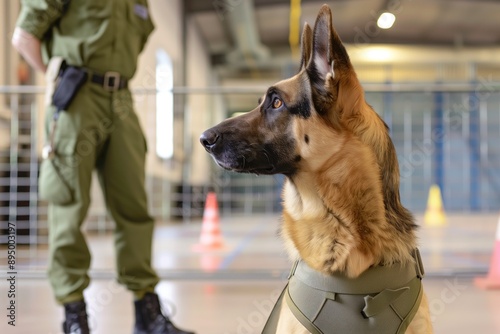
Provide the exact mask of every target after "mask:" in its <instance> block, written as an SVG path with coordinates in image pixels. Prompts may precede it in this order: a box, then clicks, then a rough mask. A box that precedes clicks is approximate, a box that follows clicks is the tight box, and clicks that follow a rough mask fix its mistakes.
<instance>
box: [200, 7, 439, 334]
mask: <svg viewBox="0 0 500 334" xmlns="http://www.w3.org/2000/svg"><path fill="white" fill-rule="evenodd" d="M301 44H302V57H301V65H300V70H299V72H298V73H297V74H296V75H295V76H293V77H291V78H289V79H286V80H283V81H280V82H278V83H276V84H275V85H273V86H271V87H270V88H269V89H268V90H267V92H266V93H265V95H264V96H263V97H262V99H261V100H260V102H259V105H258V106H257V107H256V108H255V109H254V110H252V111H250V112H248V113H246V114H244V115H241V116H238V117H234V118H230V119H228V120H225V121H224V122H222V123H220V124H219V125H217V126H215V127H213V128H211V129H209V130H207V131H205V132H204V133H203V134H202V135H201V137H200V141H201V143H202V145H203V146H204V147H205V149H206V150H207V151H208V152H209V153H210V154H211V155H212V157H213V158H214V160H215V161H216V162H217V164H218V165H219V166H220V167H222V168H224V169H227V170H232V171H236V172H240V173H254V174H266V175H269V174H284V175H285V176H286V180H285V184H284V188H283V193H282V199H283V207H284V209H283V223H282V227H281V236H282V238H283V239H284V243H285V246H286V248H287V251H288V253H289V255H290V256H291V258H292V259H293V260H301V261H304V262H305V263H306V264H307V265H308V266H309V267H310V268H312V269H313V270H315V271H317V272H319V273H321V274H323V275H329V276H331V275H336V274H338V273H340V274H343V275H345V277H347V278H348V279H356V278H357V277H358V276H360V275H361V274H362V273H363V272H365V271H366V270H368V269H369V268H373V267H377V266H392V265H396V264H401V265H404V264H412V263H414V261H415V260H414V257H413V256H412V254H413V252H414V250H415V248H416V237H415V230H416V225H415V223H414V219H413V217H412V215H411V213H410V212H409V211H408V210H407V209H406V208H404V207H403V206H402V204H401V202H400V196H399V167H398V161H397V157H396V152H395V148H394V145H393V143H392V141H391V139H390V137H389V133H388V127H387V125H386V124H385V123H384V121H383V120H382V119H381V118H380V117H379V116H378V114H377V113H376V112H375V111H374V110H373V109H372V107H371V106H370V105H368V104H367V102H366V101H365V98H364V91H363V89H362V87H361V84H360V82H359V81H358V78H357V76H356V73H355V71H354V68H353V66H352V64H351V61H350V59H349V56H348V54H347V51H346V49H345V47H344V45H343V44H342V42H341V40H340V38H339V36H338V34H337V33H336V31H335V30H334V28H333V25H332V14H331V10H330V8H329V7H328V6H327V5H324V6H323V7H322V8H321V10H320V12H319V14H318V17H317V19H316V22H315V25H314V30H311V28H310V26H309V25H308V24H307V23H306V24H305V26H304V29H303V33H302V41H301ZM418 303H419V304H416V308H415V310H417V311H416V313H415V315H414V317H413V320H411V319H410V321H411V322H410V323H409V326H407V329H406V333H432V326H431V322H430V315H429V310H428V303H427V298H426V296H425V294H423V297H422V298H420V299H419V302H418ZM346 321H348V320H347V319H346ZM331 331H332V332H337V331H336V330H335V328H332V329H331ZM276 332H277V333H283V334H285V333H286V334H291V333H309V330H308V329H306V328H305V327H304V325H303V324H302V323H301V322H299V320H297V319H296V317H295V316H294V314H293V313H292V312H291V310H290V308H289V307H288V306H287V303H282V304H281V308H280V310H279V322H278V325H277V330H276ZM339 333H341V332H339ZM351 333H352V332H351Z"/></svg>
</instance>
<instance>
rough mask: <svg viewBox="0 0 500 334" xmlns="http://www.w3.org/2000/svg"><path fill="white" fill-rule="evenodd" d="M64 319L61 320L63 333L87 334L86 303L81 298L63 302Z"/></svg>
mask: <svg viewBox="0 0 500 334" xmlns="http://www.w3.org/2000/svg"><path fill="white" fill-rule="evenodd" d="M64 313H65V315H66V320H65V321H64V322H63V332H64V334H89V333H90V331H89V324H88V322H87V311H86V305H85V302H84V301H83V300H81V301H77V302H71V303H67V304H64Z"/></svg>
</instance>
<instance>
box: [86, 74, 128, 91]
mask: <svg viewBox="0 0 500 334" xmlns="http://www.w3.org/2000/svg"><path fill="white" fill-rule="evenodd" d="M90 81H92V82H93V83H95V84H98V85H101V86H102V88H104V89H105V90H108V91H116V90H120V89H123V88H127V85H128V80H127V79H125V78H123V77H122V76H121V75H120V73H118V72H106V73H104V75H100V74H95V73H94V74H91V76H90Z"/></svg>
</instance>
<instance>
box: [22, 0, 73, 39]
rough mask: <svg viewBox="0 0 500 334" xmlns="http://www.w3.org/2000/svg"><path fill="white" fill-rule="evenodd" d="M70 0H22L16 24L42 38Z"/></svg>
mask: <svg viewBox="0 0 500 334" xmlns="http://www.w3.org/2000/svg"><path fill="white" fill-rule="evenodd" d="M69 1H70V0H22V1H21V4H22V7H21V12H20V14H19V17H18V19H17V23H16V26H17V27H19V28H21V29H23V30H24V31H26V32H28V33H30V34H32V35H33V36H35V37H36V38H38V39H39V40H42V39H43V37H44V35H45V33H46V32H47V31H48V30H49V28H50V27H51V26H52V25H53V24H54V22H55V21H56V20H57V19H58V18H59V17H60V16H61V15H62V13H63V9H64V6H65V3H68V2H69Z"/></svg>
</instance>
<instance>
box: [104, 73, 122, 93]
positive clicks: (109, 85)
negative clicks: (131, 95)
mask: <svg viewBox="0 0 500 334" xmlns="http://www.w3.org/2000/svg"><path fill="white" fill-rule="evenodd" d="M102 87H103V88H104V89H105V90H107V91H110V92H114V91H116V90H118V89H119V88H120V73H118V72H113V71H109V72H106V73H104V82H103V84H102Z"/></svg>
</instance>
